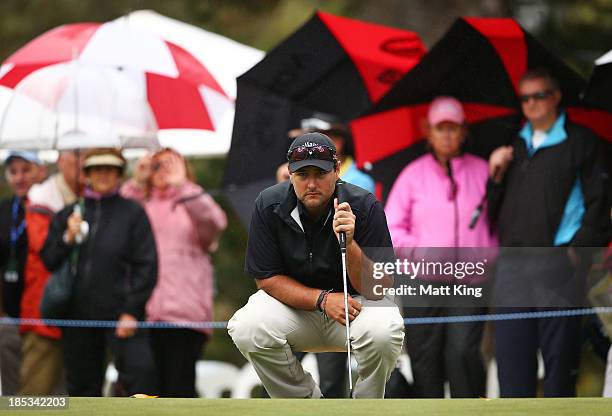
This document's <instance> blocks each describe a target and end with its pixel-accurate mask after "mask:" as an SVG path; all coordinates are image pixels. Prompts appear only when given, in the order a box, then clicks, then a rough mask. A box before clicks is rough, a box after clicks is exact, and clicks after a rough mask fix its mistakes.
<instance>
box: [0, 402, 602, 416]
mask: <svg viewBox="0 0 612 416" xmlns="http://www.w3.org/2000/svg"><path fill="white" fill-rule="evenodd" d="M9 412H10V413H9ZM0 413H2V414H11V415H17V414H19V415H28V414H37V415H40V414H41V413H43V412H42V411H41V410H37V411H27V410H20V411H19V412H18V413H15V412H13V411H4V412H2V411H0ZM44 413H46V414H50V415H59V414H62V415H63V414H68V415H71V414H74V415H77V414H78V415H87V416H96V415H113V416H119V415H129V416H139V415H143V416H144V415H156V414H160V415H161V414H165V415H171V416H181V415H196V414H197V415H215V416H216V415H220V416H234V415H236V416H247V415H258V416H259V415H274V416H279V415H291V416H293V415H295V416H298V415H317V416H328V415H349V416H358V415H368V416H376V415H383V416H393V415H409V416H419V415H428V416H432V415H453V416H463V415H465V416H475V415H477V414H478V415H480V414H485V415H525V414H529V415H537V416H546V415H551V416H563V415H572V416H574V415H587V416H595V415H612V399H602V398H572V399H493V400H487V399H453V400H443V399H440V400H425V399H418V400H417V399H414V400H410V399H405V400H397V399H395V400H329V399H326V400H280V399H278V400H269V399H249V400H239V399H132V398H71V399H70V407H69V409H66V410H57V411H45V412H44Z"/></svg>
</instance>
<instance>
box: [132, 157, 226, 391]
mask: <svg viewBox="0 0 612 416" xmlns="http://www.w3.org/2000/svg"><path fill="white" fill-rule="evenodd" d="M121 192H122V194H123V195H124V196H126V197H130V198H134V199H136V200H139V201H141V202H142V203H143V204H144V207H145V210H146V212H147V214H148V216H149V220H150V222H151V226H152V228H153V234H154V236H155V241H156V245H157V252H158V259H159V260H158V261H159V272H158V278H157V285H156V287H155V289H154V290H153V294H152V295H151V298H150V299H149V302H148V303H147V309H146V312H147V320H149V321H156V322H202V321H211V320H212V319H213V267H212V263H211V259H210V253H212V252H214V251H215V250H216V248H217V244H218V239H219V236H220V235H221V233H222V232H223V230H224V229H225V227H226V225H227V218H226V216H225V213H224V212H223V210H222V209H221V208H220V207H219V205H217V204H216V203H215V201H214V200H213V199H212V198H211V196H210V195H208V194H207V193H205V192H204V191H203V189H202V188H201V187H200V186H198V185H196V184H195V183H194V182H193V180H192V175H191V170H190V169H189V166H188V165H187V162H186V161H185V159H184V158H183V157H182V156H181V155H180V154H178V153H177V152H175V151H173V150H171V149H163V150H161V151H159V152H157V153H155V154H154V155H152V156H145V157H143V158H142V159H141V160H139V161H138V164H137V166H136V169H135V174H134V177H133V178H132V179H131V180H130V181H128V182H127V183H126V184H125V185H124V186H123V188H122V189H121ZM210 336H211V330H210V329H197V330H195V329H184V328H171V329H155V330H152V331H151V343H152V347H153V354H154V357H155V361H156V364H157V368H158V371H159V375H160V379H161V395H162V396H164V397H196V392H195V363H196V361H197V360H198V359H199V358H200V356H201V353H202V348H203V347H204V344H205V343H206V341H207V340H208V339H209V338H210Z"/></svg>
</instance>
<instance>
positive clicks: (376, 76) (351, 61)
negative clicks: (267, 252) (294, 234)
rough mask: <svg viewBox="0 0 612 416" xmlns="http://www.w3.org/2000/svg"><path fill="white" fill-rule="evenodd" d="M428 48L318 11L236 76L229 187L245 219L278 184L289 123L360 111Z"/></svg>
mask: <svg viewBox="0 0 612 416" xmlns="http://www.w3.org/2000/svg"><path fill="white" fill-rule="evenodd" d="M424 52H425V49H424V46H423V44H422V42H421V40H420V39H419V37H418V36H417V35H416V34H415V33H413V32H409V31H405V30H400V29H394V28H389V27H385V26H380V25H375V24H370V23H365V22H361V21H358V20H353V19H348V18H344V17H338V16H334V15H331V14H327V13H322V12H317V13H315V15H314V16H313V17H312V18H311V19H310V20H309V21H308V22H306V23H305V24H304V25H303V26H302V27H301V28H299V29H298V30H297V31H296V32H295V33H293V34H292V35H291V36H289V38H287V39H286V40H285V41H283V42H281V43H280V44H279V45H278V46H277V47H276V48H274V49H273V50H272V51H270V52H269V53H268V54H267V55H266V57H265V58H264V59H263V60H262V61H261V62H260V63H258V64H257V65H255V66H254V67H253V68H252V69H251V70H249V71H248V72H247V73H245V74H244V75H242V76H241V77H239V78H238V96H237V101H236V117H235V121H234V130H233V134H232V146H231V149H230V152H229V156H228V160H227V165H226V166H227V168H226V171H225V177H224V187H225V189H226V191H227V192H226V194H227V195H228V196H229V197H230V201H232V204H233V205H234V208H236V209H237V211H238V213H239V214H240V215H241V217H242V219H243V220H245V221H247V222H248V219H249V218H250V208H251V207H252V204H253V200H254V198H255V197H256V196H257V193H258V192H259V191H260V190H261V189H263V188H264V187H265V186H267V185H270V184H272V183H273V182H274V177H275V171H276V168H277V167H278V165H280V164H281V163H283V162H284V160H285V155H286V152H287V148H288V145H289V141H288V137H287V132H288V131H289V130H290V129H292V128H295V127H298V126H299V122H300V120H301V119H304V118H309V117H311V116H312V115H313V114H314V113H315V112H323V113H327V114H330V115H333V116H335V117H337V118H339V119H343V120H349V119H351V118H353V117H356V116H357V115H359V114H362V113H363V112H364V111H366V110H367V109H368V108H370V107H371V106H372V104H373V103H374V102H376V101H377V100H378V99H379V98H380V97H381V96H382V95H383V94H384V93H385V92H386V91H387V90H388V89H389V88H390V87H391V85H392V84H393V83H394V82H395V81H397V80H398V79H399V78H400V77H401V76H402V75H403V74H405V73H406V72H408V71H409V70H410V69H411V68H412V67H413V66H414V65H416V63H417V62H418V61H419V60H420V58H421V56H422V55H423V54H424ZM245 160H250V161H252V163H244V161H245ZM245 190H248V192H246V191H245ZM244 206H246V207H248V210H246V211H244V210H241V209H240V208H239V207H244Z"/></svg>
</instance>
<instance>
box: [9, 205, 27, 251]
mask: <svg viewBox="0 0 612 416" xmlns="http://www.w3.org/2000/svg"><path fill="white" fill-rule="evenodd" d="M20 201H21V199H20V198H18V197H15V198H13V221H12V222H11V249H14V248H15V246H16V245H17V240H19V237H21V235H22V234H23V231H24V230H25V227H26V221H25V215H24V218H23V219H22V220H21V223H19V225H17V217H18V216H19V206H20V205H21V204H20Z"/></svg>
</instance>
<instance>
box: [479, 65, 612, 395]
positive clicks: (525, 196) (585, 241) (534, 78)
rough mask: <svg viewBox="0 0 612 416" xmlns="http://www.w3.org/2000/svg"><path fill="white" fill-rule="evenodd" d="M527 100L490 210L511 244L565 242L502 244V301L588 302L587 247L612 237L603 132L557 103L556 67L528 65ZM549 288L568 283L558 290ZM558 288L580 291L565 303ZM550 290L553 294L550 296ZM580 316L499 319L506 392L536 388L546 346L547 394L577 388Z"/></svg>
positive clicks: (492, 165)
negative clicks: (598, 132)
mask: <svg viewBox="0 0 612 416" xmlns="http://www.w3.org/2000/svg"><path fill="white" fill-rule="evenodd" d="M519 99H520V101H521V107H522V110H523V114H524V115H525V117H526V119H527V122H526V123H525V125H524V126H523V128H522V129H521V131H520V132H519V135H518V137H517V138H515V139H514V141H513V142H512V144H511V145H510V146H504V147H501V148H498V149H496V150H495V151H494V152H493V153H492V154H491V157H490V159H489V174H490V177H491V178H490V180H489V185H488V195H489V212H490V213H491V218H492V219H494V220H495V222H496V224H497V225H498V231H499V238H500V244H501V245H502V246H503V247H513V248H515V247H557V248H556V249H551V250H547V251H543V250H541V249H539V250H534V249H524V250H516V249H514V250H513V251H510V250H504V251H502V252H501V253H500V258H499V260H498V265H497V271H496V279H495V281H496V291H497V292H498V293H500V294H503V299H506V300H511V301H512V302H513V304H512V305H508V304H507V303H506V305H502V306H525V307H527V308H521V312H523V311H530V310H536V308H535V307H536V306H548V307H552V309H558V308H555V306H559V307H561V306H565V307H567V306H582V304H583V303H582V302H584V296H583V295H584V293H585V283H584V282H586V272H587V270H588V268H589V265H590V261H591V260H590V255H589V254H588V251H587V250H584V249H582V247H605V246H606V245H607V244H608V242H609V241H610V204H609V201H608V200H607V192H608V191H609V189H610V188H609V186H610V185H609V183H607V181H606V177H607V175H606V174H605V163H604V160H603V158H604V152H603V151H602V150H601V143H600V141H599V140H598V138H597V137H596V136H594V135H593V134H592V133H591V132H590V131H589V130H587V129H585V128H583V127H581V126H578V125H576V124H574V123H572V122H571V121H569V120H568V119H567V116H566V113H565V112H564V111H563V110H562V109H560V108H559V104H560V102H561V91H560V89H559V85H558V83H557V81H556V80H555V79H554V78H553V77H552V76H551V74H550V73H548V71H546V70H544V69H531V70H528V71H527V72H526V73H525V74H524V75H523V76H522V78H521V80H520V82H519ZM517 279H520V280H518V281H517ZM534 282H537V284H538V286H539V287H540V288H546V289H547V290H544V291H540V292H539V293H538V294H537V295H535V296H533V293H531V292H530V291H529V290H528V284H529V285H530V286H533V284H534ZM549 288H565V289H563V290H562V291H560V292H559V293H553V292H552V291H551V290H548V289H549ZM567 289H569V290H567ZM557 295H561V296H560V297H559V299H561V298H563V299H571V298H572V297H573V300H572V301H571V302H570V304H565V305H557V304H556V300H555V299H556V298H557ZM566 296H568V297H567V298H566ZM545 297H551V299H552V300H553V301H554V302H553V303H551V304H543V303H542V302H543V301H544V300H546V299H545ZM500 299H501V297H500ZM498 311H499V312H512V311H515V309H514V308H512V307H510V308H500V309H499V310H498ZM580 321H581V320H580V318H579V317H560V318H545V319H528V320H508V321H500V322H498V323H496V328H495V348H496V353H495V355H496V359H497V366H498V374H499V383H500V394H501V396H502V397H534V396H535V395H536V391H537V385H536V374H537V355H536V354H537V351H538V349H540V350H541V352H542V356H543V358H544V367H545V373H546V378H545V380H544V396H546V397H558V396H561V397H568V396H575V395H576V388H575V384H576V376H577V373H578V366H579V357H580V347H581V341H580V340H581V336H580Z"/></svg>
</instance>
